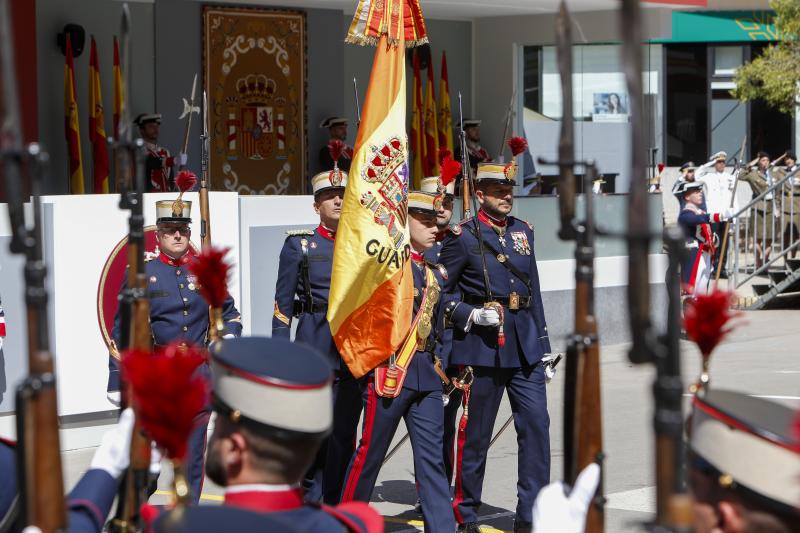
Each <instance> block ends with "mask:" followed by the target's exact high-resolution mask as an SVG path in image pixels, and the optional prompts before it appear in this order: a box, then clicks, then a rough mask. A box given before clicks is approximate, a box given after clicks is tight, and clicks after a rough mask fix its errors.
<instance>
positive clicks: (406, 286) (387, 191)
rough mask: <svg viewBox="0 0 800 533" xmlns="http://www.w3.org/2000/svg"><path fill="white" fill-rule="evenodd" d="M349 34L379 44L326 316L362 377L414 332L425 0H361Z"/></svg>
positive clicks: (341, 348) (338, 343) (339, 233)
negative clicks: (415, 49) (413, 156)
mask: <svg viewBox="0 0 800 533" xmlns="http://www.w3.org/2000/svg"><path fill="white" fill-rule="evenodd" d="M347 41H348V42H354V43H357V44H376V45H377V47H378V48H377V50H376V52H375V60H374V62H373V64H372V74H371V75H370V80H369V87H368V88H367V97H366V100H365V102H364V112H363V114H362V117H361V125H360V127H359V129H358V136H357V138H356V145H355V152H354V154H353V160H352V164H351V166H350V177H349V179H348V183H347V189H346V190H345V194H344V203H343V206H342V216H341V219H340V221H339V228H338V231H337V232H336V245H335V247H334V252H333V271H332V273H331V291H330V297H329V302H328V321H329V322H330V327H331V333H332V335H333V339H334V341H335V342H336V346H337V348H338V349H339V353H340V354H341V356H342V359H343V360H344V362H345V363H346V364H347V366H348V367H349V368H350V371H351V372H352V373H353V375H354V376H355V377H357V378H358V377H361V376H363V375H365V374H367V373H368V372H369V371H370V370H372V369H373V368H375V367H376V366H378V365H379V364H380V363H382V362H384V361H386V360H387V359H388V358H389V356H390V355H391V354H392V353H394V352H395V351H396V350H397V349H398V348H399V347H400V345H401V344H402V343H403V341H404V340H405V338H406V337H407V336H408V333H409V331H410V330H411V315H412V310H413V298H414V294H413V291H414V280H413V274H412V272H411V262H410V253H411V252H410V249H411V248H410V245H409V236H408V175H409V168H408V141H407V137H406V89H405V88H406V80H405V62H404V60H405V47H406V46H412V45H417V44H422V43H424V42H426V41H427V37H426V33H425V23H424V21H423V20H422V10H421V9H420V7H419V3H418V0H360V1H359V3H358V8H357V9H356V14H355V17H354V18H353V23H352V24H351V26H350V31H349V32H348V36H347Z"/></svg>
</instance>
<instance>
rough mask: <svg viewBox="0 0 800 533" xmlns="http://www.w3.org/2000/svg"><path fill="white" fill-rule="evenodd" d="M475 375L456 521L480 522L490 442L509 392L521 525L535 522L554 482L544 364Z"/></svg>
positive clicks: (481, 369)
mask: <svg viewBox="0 0 800 533" xmlns="http://www.w3.org/2000/svg"><path fill="white" fill-rule="evenodd" d="M473 370H474V373H475V381H473V383H472V388H471V390H470V398H469V419H468V421H467V426H466V431H465V435H464V437H463V438H464V442H463V447H462V449H461V450H459V452H458V456H459V457H458V458H459V461H457V464H456V490H455V498H454V500H453V510H454V512H455V516H456V520H458V522H459V523H462V524H463V523H466V522H477V520H478V508H479V507H480V504H481V492H482V489H483V476H484V473H485V472H486V455H487V451H488V448H489V441H490V440H491V438H492V431H493V430H494V423H495V419H496V418H497V410H498V409H499V407H500V401H501V400H502V399H503V392H504V391H508V399H509V401H510V402H511V412H512V414H513V416H514V428H515V429H516V431H517V447H518V455H517V509H516V515H517V519H518V520H521V521H523V522H531V521H532V513H531V511H532V509H533V502H534V500H535V499H536V495H537V494H538V493H539V490H541V489H542V487H544V486H545V485H547V483H549V482H550V432H549V430H550V417H549V415H548V413H547V392H546V390H545V378H544V371H543V369H542V365H541V364H537V365H535V366H533V367H524V368H494V367H473ZM461 438H462V437H461V436H460V437H459V440H461ZM459 445H462V443H461V442H459Z"/></svg>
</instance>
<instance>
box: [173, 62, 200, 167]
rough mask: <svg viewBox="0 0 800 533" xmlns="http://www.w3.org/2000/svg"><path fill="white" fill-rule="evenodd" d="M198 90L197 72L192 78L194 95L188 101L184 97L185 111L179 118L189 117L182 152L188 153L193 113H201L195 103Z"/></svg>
mask: <svg viewBox="0 0 800 533" xmlns="http://www.w3.org/2000/svg"><path fill="white" fill-rule="evenodd" d="M196 90H197V73H195V75H194V80H192V96H190V97H189V100H188V101H187V100H186V98H183V99H182V100H183V112H182V113H181V116H180V117H178V120H183V118H184V117H188V118H187V119H186V128H185V129H184V132H183V148H182V149H181V153H182V154H186V153H188V152H187V151H188V149H189V132H190V130H191V129H192V115H193V114H194V113H197V114H198V115H199V114H200V108H199V107H198V106H196V105H194V97H195V91H196Z"/></svg>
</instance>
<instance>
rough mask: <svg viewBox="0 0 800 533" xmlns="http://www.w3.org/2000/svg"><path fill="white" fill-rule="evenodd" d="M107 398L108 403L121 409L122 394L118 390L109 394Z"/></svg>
mask: <svg viewBox="0 0 800 533" xmlns="http://www.w3.org/2000/svg"><path fill="white" fill-rule="evenodd" d="M106 398H108V401H109V402H111V403H112V404H114V406H115V407H119V404H121V403H122V393H121V392H120V391H118V390H112V391H109V392H107V393H106Z"/></svg>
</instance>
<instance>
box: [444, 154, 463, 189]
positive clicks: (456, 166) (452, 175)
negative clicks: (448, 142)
mask: <svg viewBox="0 0 800 533" xmlns="http://www.w3.org/2000/svg"><path fill="white" fill-rule="evenodd" d="M447 152H448V154H449V150H448V151H447ZM460 173H461V163H459V162H458V161H456V160H455V159H453V158H452V157H450V156H449V155H447V156H445V158H444V159H442V165H441V174H440V177H439V179H440V181H441V182H442V186H446V185H447V184H448V183H450V182H451V181H453V180H454V179H456V176H458V175H459V174H460Z"/></svg>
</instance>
